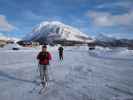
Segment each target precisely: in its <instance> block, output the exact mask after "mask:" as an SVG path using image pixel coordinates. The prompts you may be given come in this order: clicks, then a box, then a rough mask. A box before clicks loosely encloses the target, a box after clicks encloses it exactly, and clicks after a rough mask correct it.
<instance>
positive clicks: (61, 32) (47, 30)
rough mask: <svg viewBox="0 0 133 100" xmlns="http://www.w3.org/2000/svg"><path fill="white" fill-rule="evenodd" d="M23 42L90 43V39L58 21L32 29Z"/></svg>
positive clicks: (45, 23) (48, 22)
mask: <svg viewBox="0 0 133 100" xmlns="http://www.w3.org/2000/svg"><path fill="white" fill-rule="evenodd" d="M23 40H25V41H37V42H41V43H44V42H48V43H53V42H59V41H63V42H64V41H65V42H71V41H73V42H85V43H87V42H92V39H91V38H90V37H88V36H87V35H86V34H84V33H82V32H80V31H79V30H78V29H76V28H73V27H71V26H69V25H65V24H63V23H61V22H59V21H47V22H46V21H44V22H42V23H40V24H39V25H37V26H36V27H34V28H33V30H32V32H31V33H29V34H27V35H26V36H25V37H24V39H23Z"/></svg>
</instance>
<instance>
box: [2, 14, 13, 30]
mask: <svg viewBox="0 0 133 100" xmlns="http://www.w3.org/2000/svg"><path fill="white" fill-rule="evenodd" d="M13 29H15V27H14V26H13V25H11V24H10V23H9V22H8V21H7V19H6V17H5V16H3V15H0V30H1V31H6V32H9V31H12V30H13Z"/></svg>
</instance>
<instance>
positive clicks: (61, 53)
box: [58, 46, 64, 60]
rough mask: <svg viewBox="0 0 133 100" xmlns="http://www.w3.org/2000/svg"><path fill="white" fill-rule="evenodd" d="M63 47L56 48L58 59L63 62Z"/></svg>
mask: <svg viewBox="0 0 133 100" xmlns="http://www.w3.org/2000/svg"><path fill="white" fill-rule="evenodd" d="M63 50H64V49H63V47H62V46H60V47H59V48H58V51H59V59H60V60H63Z"/></svg>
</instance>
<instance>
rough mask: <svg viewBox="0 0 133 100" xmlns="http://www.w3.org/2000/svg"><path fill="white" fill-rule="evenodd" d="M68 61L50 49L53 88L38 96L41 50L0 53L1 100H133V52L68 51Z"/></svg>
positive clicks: (71, 48) (107, 50) (70, 49)
mask: <svg viewBox="0 0 133 100" xmlns="http://www.w3.org/2000/svg"><path fill="white" fill-rule="evenodd" d="M64 49H65V51H64V52H65V54H64V61H62V62H61V61H59V59H58V52H57V48H56V47H55V48H50V49H49V50H50V52H51V53H52V56H53V60H52V61H51V65H50V66H49V68H48V69H49V85H48V89H47V91H46V92H45V94H41V95H39V94H38V91H39V88H40V86H39V83H40V79H39V72H38V71H37V68H38V67H37V65H38V64H37V61H36V55H37V53H38V52H39V49H26V50H18V51H12V50H3V49H0V100H133V51H129V50H127V49H124V48H117V49H108V48H104V49H103V48H97V49H96V50H94V51H88V48H87V47H80V48H79V47H67V48H64Z"/></svg>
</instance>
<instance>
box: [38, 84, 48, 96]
mask: <svg viewBox="0 0 133 100" xmlns="http://www.w3.org/2000/svg"><path fill="white" fill-rule="evenodd" d="M46 89H47V83H46V84H45V86H43V87H42V88H41V89H40V90H39V94H42V93H45V92H46Z"/></svg>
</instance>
